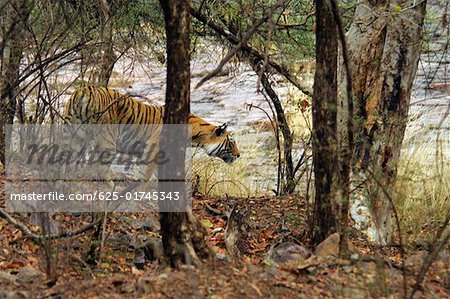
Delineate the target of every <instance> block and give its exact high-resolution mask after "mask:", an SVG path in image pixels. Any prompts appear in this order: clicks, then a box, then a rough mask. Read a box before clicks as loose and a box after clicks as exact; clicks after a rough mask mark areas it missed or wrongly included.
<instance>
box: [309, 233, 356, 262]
mask: <svg viewBox="0 0 450 299" xmlns="http://www.w3.org/2000/svg"><path fill="white" fill-rule="evenodd" d="M340 239H341V238H340V236H339V234H338V233H334V234H331V235H329V236H328V238H326V239H325V240H324V241H322V243H320V244H319V245H317V247H316V250H315V252H314V253H315V255H317V256H320V257H328V256H336V257H337V256H338V255H339V241H340ZM348 249H349V250H350V252H354V251H355V247H354V246H353V244H352V243H351V241H350V240H348Z"/></svg>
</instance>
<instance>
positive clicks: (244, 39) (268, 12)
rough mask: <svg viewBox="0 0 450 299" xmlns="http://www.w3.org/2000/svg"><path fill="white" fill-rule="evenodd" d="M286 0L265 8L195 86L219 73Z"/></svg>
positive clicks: (280, 0) (279, 0) (197, 86)
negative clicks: (261, 15) (258, 17)
mask: <svg viewBox="0 0 450 299" xmlns="http://www.w3.org/2000/svg"><path fill="white" fill-rule="evenodd" d="M285 1H286V0H278V1H277V3H275V4H274V5H273V6H271V7H269V8H267V9H266V10H264V13H263V17H262V18H261V19H259V20H257V21H256V22H255V23H253V25H252V27H250V29H249V30H247V32H245V33H244V35H243V36H242V39H241V40H240V41H239V43H238V44H237V45H236V46H235V47H234V48H233V49H231V50H230V51H229V52H228V54H227V55H226V56H225V57H224V58H223V59H222V60H221V61H220V63H219V65H218V66H217V67H216V68H215V69H214V70H213V71H212V72H211V73H209V74H208V75H206V76H205V77H203V79H201V80H200V82H198V84H197V85H196V86H195V88H199V87H200V86H202V85H203V83H205V82H206V81H208V80H209V79H211V78H213V77H214V76H216V75H217V74H219V73H220V71H221V70H222V68H223V66H224V65H225V64H226V63H227V62H228V61H229V60H230V59H231V58H232V57H233V56H234V55H235V54H236V53H237V52H238V51H239V50H240V49H241V48H242V46H243V45H245V44H246V43H247V42H248V41H249V40H250V38H251V37H252V36H253V34H254V33H255V31H256V29H258V27H259V26H261V25H262V24H263V23H265V22H267V20H268V19H269V18H271V17H272V15H273V14H274V13H275V11H276V10H277V9H278V8H279V7H281V6H282V5H283V4H284V2H285Z"/></svg>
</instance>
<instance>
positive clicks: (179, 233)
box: [159, 0, 209, 267]
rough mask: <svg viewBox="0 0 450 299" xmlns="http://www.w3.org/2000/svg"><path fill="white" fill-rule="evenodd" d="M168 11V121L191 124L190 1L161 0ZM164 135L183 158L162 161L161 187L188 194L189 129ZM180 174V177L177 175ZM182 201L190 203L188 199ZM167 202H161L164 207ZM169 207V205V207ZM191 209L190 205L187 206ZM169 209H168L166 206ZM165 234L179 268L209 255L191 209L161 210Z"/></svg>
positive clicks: (163, 142)
mask: <svg viewBox="0 0 450 299" xmlns="http://www.w3.org/2000/svg"><path fill="white" fill-rule="evenodd" d="M160 4H161V7H162V9H163V12H164V20H165V26H166V39H167V44H166V46H167V88H166V106H165V107H166V109H165V114H164V123H165V124H187V121H188V115H189V112H190V111H189V110H190V108H189V107H190V106H189V105H190V98H189V97H190V57H189V55H190V50H189V46H190V39H189V26H190V14H189V5H190V1H184V0H167V1H166V0H160ZM164 132H165V131H164V129H163V134H162V136H161V146H162V147H163V148H164V146H167V145H170V146H175V147H176V148H177V149H178V151H179V153H180V155H179V156H180V157H182V158H180V159H177V163H168V164H161V165H160V167H159V178H160V183H159V188H160V191H165V192H173V191H175V190H176V191H178V192H180V197H181V196H188V195H187V192H186V187H185V185H183V187H181V186H180V184H179V183H178V184H177V183H176V181H178V182H179V181H180V180H185V163H184V162H185V161H184V157H185V151H186V142H185V140H187V136H188V135H187V131H185V132H183V133H182V134H184V136H182V137H181V138H180V136H181V135H178V136H177V139H178V140H173V139H171V136H170V134H164ZM167 173H170V175H171V178H172V179H174V180H173V181H174V182H173V184H172V183H170V182H162V181H161V177H164V176H165V174H167ZM174 176H176V177H174ZM181 202H186V198H184V200H183V199H182V200H181ZM164 204H165V203H160V207H162V205H164ZM166 207H167V206H166ZM186 208H187V207H186ZM166 210H167V209H166ZM160 221H161V233H162V240H163V247H164V253H165V256H166V257H167V259H168V260H169V263H170V264H171V266H173V267H177V266H179V265H180V264H183V263H193V264H198V263H199V257H201V258H205V257H207V256H208V255H209V250H208V248H207V246H206V243H205V240H204V236H205V235H204V228H203V227H202V225H201V224H200V223H199V222H198V221H197V220H196V219H195V217H194V216H193V215H192V213H191V212H188V211H187V212H161V213H160Z"/></svg>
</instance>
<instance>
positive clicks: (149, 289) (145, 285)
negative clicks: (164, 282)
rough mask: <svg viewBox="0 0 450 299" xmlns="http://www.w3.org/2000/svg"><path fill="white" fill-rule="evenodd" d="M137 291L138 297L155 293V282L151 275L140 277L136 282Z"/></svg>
mask: <svg viewBox="0 0 450 299" xmlns="http://www.w3.org/2000/svg"><path fill="white" fill-rule="evenodd" d="M136 293H137V297H138V298H141V297H142V296H143V295H148V294H154V293H155V286H154V282H153V281H152V280H151V279H150V278H149V277H140V278H139V279H138V281H137V283H136Z"/></svg>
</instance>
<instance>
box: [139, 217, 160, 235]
mask: <svg viewBox="0 0 450 299" xmlns="http://www.w3.org/2000/svg"><path fill="white" fill-rule="evenodd" d="M143 227H144V229H146V230H148V231H151V232H159V231H160V230H161V224H160V223H159V220H158V219H155V217H154V216H148V217H147V218H145V220H144V224H143Z"/></svg>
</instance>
